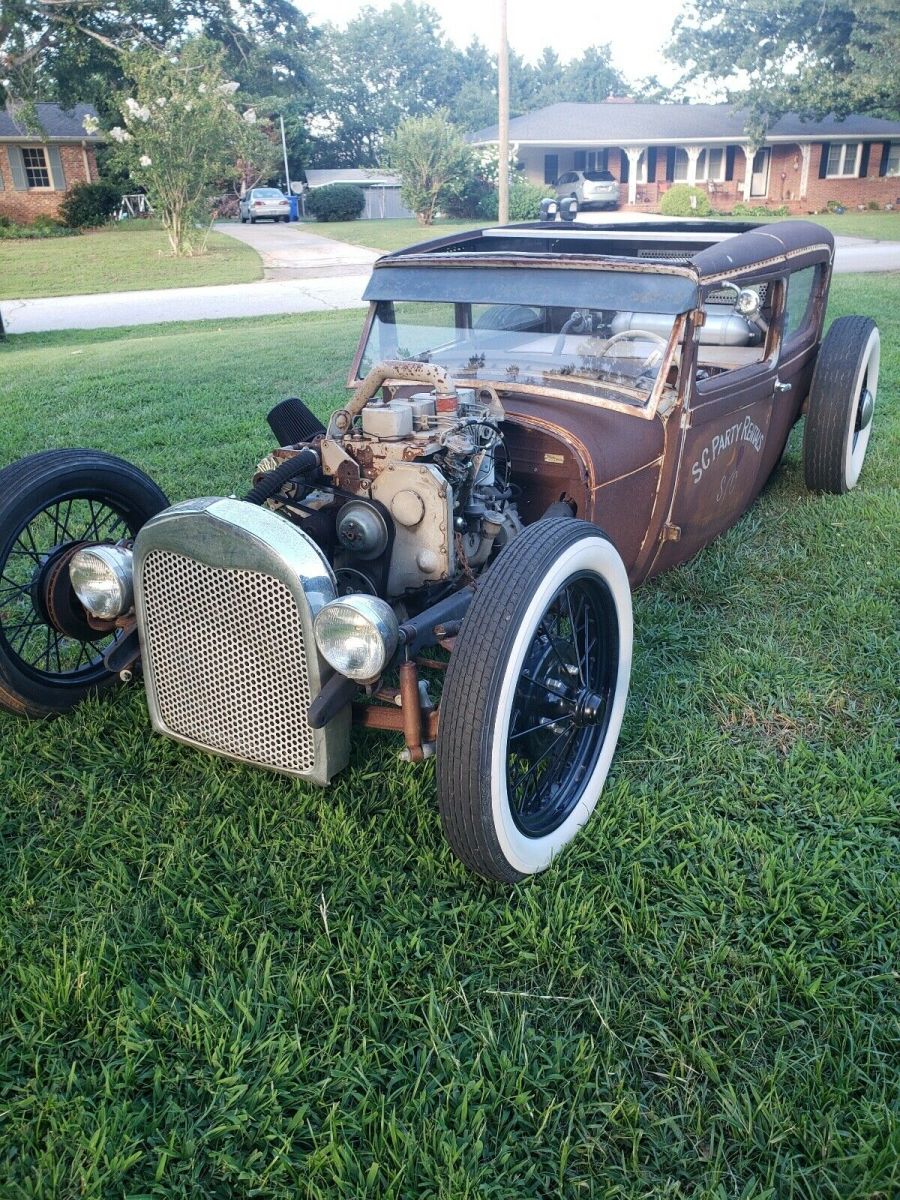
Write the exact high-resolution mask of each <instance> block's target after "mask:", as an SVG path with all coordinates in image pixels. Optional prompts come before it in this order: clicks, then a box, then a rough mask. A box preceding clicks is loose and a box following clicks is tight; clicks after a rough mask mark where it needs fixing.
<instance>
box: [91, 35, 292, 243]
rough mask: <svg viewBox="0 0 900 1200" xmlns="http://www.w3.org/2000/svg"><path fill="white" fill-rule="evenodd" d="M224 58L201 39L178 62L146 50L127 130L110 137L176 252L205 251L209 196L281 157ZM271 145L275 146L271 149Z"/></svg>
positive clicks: (136, 66) (138, 62) (139, 58)
mask: <svg viewBox="0 0 900 1200" xmlns="http://www.w3.org/2000/svg"><path fill="white" fill-rule="evenodd" d="M222 65H223V55H222V53H221V50H219V49H217V48H216V47H215V45H214V44H213V43H210V42H208V41H204V40H202V39H198V40H196V41H192V42H188V43H186V45H185V46H184V47H183V48H182V50H181V53H180V55H179V57H178V59H177V60H175V61H173V60H172V59H171V58H169V57H167V56H165V55H161V54H157V53H155V52H152V51H151V52H146V51H145V52H143V53H140V54H137V55H134V56H133V57H131V58H130V59H129V60H128V65H127V69H128V73H129V75H130V76H131V79H132V81H133V89H132V91H131V94H129V95H128V96H127V97H126V98H125V99H124V102H123V104H122V115H123V119H124V122H125V124H124V127H122V126H114V127H113V128H112V129H110V131H109V137H110V138H111V139H112V141H114V142H115V143H117V144H118V146H119V147H120V157H121V159H122V161H123V163H124V164H126V165H127V167H128V169H129V171H130V175H131V177H132V178H133V179H134V180H135V182H136V183H138V184H140V185H141V186H142V187H144V188H145V189H146V191H147V194H148V195H149V197H150V201H151V203H152V204H153V207H154V209H155V210H156V211H157V212H158V213H159V215H160V217H161V219H162V223H163V227H164V229H165V230H166V233H167V234H168V236H169V244H170V245H171V247H172V252H173V253H174V254H176V255H191V254H196V253H202V252H203V250H204V249H205V245H206V236H207V231H208V221H207V220H206V218H207V214H208V201H209V197H210V193H211V191H212V189H213V188H214V187H215V186H216V185H218V184H221V182H222V180H225V179H228V178H234V177H235V175H237V174H238V173H239V171H240V170H241V167H239V165H238V164H239V163H240V164H242V165H244V164H253V169H254V170H258V169H259V163H260V161H261V160H263V159H264V158H265V156H266V154H269V156H270V158H272V159H273V158H274V154H273V149H272V147H271V144H270V143H268V140H267V139H266V137H265V134H264V133H263V132H262V131H261V130H260V128H259V126H258V122H257V118H256V113H255V111H254V110H253V109H252V108H251V109H247V110H245V111H244V112H240V111H239V110H238V108H237V107H236V105H235V104H234V101H233V96H234V95H235V93H236V92H237V90H238V88H239V84H238V83H237V82H236V81H234V80H228V79H226V77H225V75H224V74H223V70H222ZM267 147H268V149H267Z"/></svg>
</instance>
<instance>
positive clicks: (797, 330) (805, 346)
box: [762, 260, 829, 478]
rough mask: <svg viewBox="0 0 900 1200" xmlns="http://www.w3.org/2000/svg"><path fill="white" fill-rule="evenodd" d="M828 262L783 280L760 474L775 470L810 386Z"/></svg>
mask: <svg viewBox="0 0 900 1200" xmlns="http://www.w3.org/2000/svg"><path fill="white" fill-rule="evenodd" d="M828 274H829V267H828V262H827V260H826V261H821V262H818V263H808V262H807V263H806V264H801V265H800V266H797V267H795V268H794V270H792V271H791V272H790V274H789V275H788V276H787V277H786V278H785V280H784V290H785V299H784V311H783V318H782V334H781V347H780V351H779V356H778V379H777V381H776V384H775V389H776V395H775V404H774V407H773V410H772V420H771V424H770V428H769V436H768V438H767V439H766V450H765V454H764V457H763V464H762V470H763V474H764V476H765V478H768V476H769V474H770V473H771V471H772V470H773V469H774V468H775V467H776V466H777V464H778V462H779V460H780V459H781V456H782V454H783V453H784V447H785V444H786V442H787V439H788V435H789V434H790V432H791V429H792V428H793V426H794V424H795V423H796V421H797V420H798V419H799V417H800V414H801V413H802V411H803V404H804V402H805V400H806V397H807V394H808V392H809V387H810V384H811V383H812V373H813V368H814V367H815V365H816V354H817V352H818V347H819V338H820V336H821V332H822V319H823V317H824V313H825V305H826V301H827V298H828Z"/></svg>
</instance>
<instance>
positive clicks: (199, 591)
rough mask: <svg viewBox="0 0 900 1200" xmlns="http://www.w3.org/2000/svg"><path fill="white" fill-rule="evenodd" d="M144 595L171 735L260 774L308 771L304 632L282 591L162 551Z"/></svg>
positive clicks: (278, 585) (257, 578) (277, 583)
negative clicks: (246, 764) (260, 768)
mask: <svg viewBox="0 0 900 1200" xmlns="http://www.w3.org/2000/svg"><path fill="white" fill-rule="evenodd" d="M142 588H143V605H144V642H145V653H147V654H148V656H149V659H150V664H149V665H150V667H151V669H152V676H153V684H154V688H155V692H156V701H157V704H158V706H159V714H160V716H161V718H162V720H163V722H164V723H165V725H166V726H167V731H168V732H170V733H171V734H173V735H174V736H176V737H181V738H184V739H186V740H189V741H191V742H193V743H196V744H198V745H201V746H203V747H205V748H207V749H209V750H214V751H218V752H219V753H222V754H227V755H230V756H232V757H235V758H240V759H244V760H246V761H248V762H252V763H258V764H260V765H261V766H267V767H274V768H275V769H276V770H282V771H289V772H291V773H295V774H300V773H303V774H305V773H308V772H311V771H312V769H313V766H314V763H315V738H314V734H313V730H312V729H311V728H310V727H309V725H308V724H307V721H306V711H307V709H308V707H309V704H310V699H311V696H310V681H309V673H308V670H307V657H306V649H305V646H304V638H303V627H302V623H301V620H300V615H299V613H298V610H297V604H296V601H295V599H294V597H293V596H292V595H291V592H290V591H289V590H288V588H287V587H286V586H285V584H284V583H283V582H281V580H279V579H276V578H274V577H273V576H272V575H268V574H265V573H263V572H261V571H254V570H238V569H233V568H229V567H210V566H207V565H206V564H205V563H202V562H198V561H196V560H195V559H192V558H189V557H187V556H185V555H183V554H178V553H174V552H173V551H170V550H164V549H155V550H150V551H149V553H148V554H147V555H146V558H145V560H144V564H143V574H142Z"/></svg>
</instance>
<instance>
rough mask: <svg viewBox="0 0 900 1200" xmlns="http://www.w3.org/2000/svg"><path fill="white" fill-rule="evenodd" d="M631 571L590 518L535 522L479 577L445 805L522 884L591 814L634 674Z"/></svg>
mask: <svg viewBox="0 0 900 1200" xmlns="http://www.w3.org/2000/svg"><path fill="white" fill-rule="evenodd" d="M631 646H632V617H631V591H630V588H629V584H628V576H627V574H626V571H625V566H624V564H623V563H622V559H621V558H620V556H619V554H618V552H617V550H616V548H615V547H614V546H613V544H612V542H610V541H609V539H608V538H607V537H606V536H605V534H603V533H602V532H601V531H600V530H599V529H597V528H596V526H593V525H590V524H588V523H587V522H585V521H576V520H572V519H558V520H557V519H553V520H545V521H538V522H537V523H536V524H534V525H532V526H530V527H529V528H528V529H526V530H525V532H524V533H522V534H520V535H519V537H517V538H516V539H515V541H514V542H513V543H511V544H510V546H509V547H508V548H507V549H506V550H504V551H503V553H502V554H501V555H500V556H499V558H498V559H497V561H496V563H495V564H494V566H493V567H491V569H490V570H489V571H488V572H487V573H486V574H485V575H483V576H482V578H481V580H480V581H479V585H478V589H477V591H476V593H475V599H474V600H473V601H472V604H471V606H470V607H469V610H468V612H467V613H466V618H465V621H464V622H463V625H462V628H461V630H460V633H459V637H458V638H457V642H456V646H455V648H454V651H453V654H452V655H451V658H450V664H449V668H448V670H447V678H446V683H445V686H444V691H443V696H442V699H441V720H440V733H439V735H438V744H437V763H436V765H437V785H438V805H439V809H440V814H441V822H442V825H443V829H444V833H445V835H446V837H447V840H448V841H449V843H450V845H451V847H452V848H453V850H454V852H455V853H456V854H457V856H458V857H459V858H460V859H461V860H462V861H463V862H464V863H465V864H466V865H467V866H469V867H471V868H472V869H473V870H475V871H477V872H478V873H479V874H481V875H483V876H485V877H486V878H488V879H496V880H500V881H502V882H508V883H509V882H515V881H516V880H519V879H522V878H523V877H524V876H526V875H530V874H534V873H535V872H537V871H541V870H543V869H544V868H545V867H546V866H548V865H549V863H550V861H551V859H552V858H553V857H554V855H555V854H557V853H558V852H559V851H560V850H561V849H562V848H563V846H565V845H567V843H568V842H570V841H571V840H572V838H573V837H574V836H575V834H576V833H577V832H578V830H579V829H580V828H581V826H582V825H584V823H585V822H586V821H587V819H588V818H589V816H590V815H591V812H592V811H593V809H594V806H595V805H596V803H597V800H598V798H599V796H600V792H601V790H602V788H603V784H604V781H605V779H606V775H607V773H608V771H609V767H610V762H611V760H612V756H613V752H614V750H615V746H616V742H617V740H618V736H619V730H620V728H621V724H622V716H623V713H624V709H625V700H626V697H627V694H628V683H629V678H630V673H631Z"/></svg>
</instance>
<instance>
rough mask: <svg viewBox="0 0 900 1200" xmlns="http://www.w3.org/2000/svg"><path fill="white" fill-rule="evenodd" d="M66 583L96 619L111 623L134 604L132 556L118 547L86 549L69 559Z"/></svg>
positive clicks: (87, 547)
mask: <svg viewBox="0 0 900 1200" xmlns="http://www.w3.org/2000/svg"><path fill="white" fill-rule="evenodd" d="M69 580H70V582H71V584H72V587H73V588H74V590H75V595H76V596H77V597H78V599H79V600H80V601H81V603H82V604H83V605H84V607H85V608H86V609H87V610H88V612H89V613H91V614H92V615H93V616H95V617H102V618H103V619H104V620H110V619H111V618H113V617H120V616H121V615H122V613H126V612H128V610H129V609H130V608H131V606H132V604H133V603H134V585H133V567H132V554H131V551H130V550H126V549H124V548H123V547H121V546H86V547H85V549H83V550H78V551H76V552H75V554H73V555H72V561H71V562H70V563H69Z"/></svg>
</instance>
